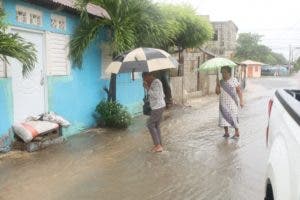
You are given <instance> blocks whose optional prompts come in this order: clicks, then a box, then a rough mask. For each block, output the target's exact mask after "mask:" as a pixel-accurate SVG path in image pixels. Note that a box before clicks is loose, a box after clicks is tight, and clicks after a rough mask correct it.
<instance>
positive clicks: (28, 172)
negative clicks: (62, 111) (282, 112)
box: [0, 76, 300, 200]
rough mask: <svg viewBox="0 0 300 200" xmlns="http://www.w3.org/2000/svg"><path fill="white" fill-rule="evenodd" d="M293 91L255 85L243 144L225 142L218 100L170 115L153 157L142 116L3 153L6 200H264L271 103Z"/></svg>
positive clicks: (248, 98)
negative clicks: (38, 147)
mask: <svg viewBox="0 0 300 200" xmlns="http://www.w3.org/2000/svg"><path fill="white" fill-rule="evenodd" d="M293 87H297V88H300V79H299V76H298V78H295V77H294V78H273V77H269V78H262V79H252V80H249V81H248V85H247V90H246V91H245V92H244V99H245V107H244V108H243V109H242V110H241V111H240V126H241V128H240V132H241V138H240V139H239V140H238V141H236V140H232V139H224V138H223V137H222V135H223V130H222V129H221V128H218V127H217V122H218V98H217V96H215V95H212V96H208V97H205V98H199V99H193V100H191V101H190V102H189V105H188V106H184V107H176V108H174V109H172V110H169V111H167V112H166V113H165V116H164V118H165V119H164V121H163V123H162V139H163V143H164V147H165V151H164V152H162V153H151V152H150V151H149V149H150V148H151V147H152V143H151V138H150V135H149V134H148V132H147V130H146V128H145V127H144V124H145V120H146V117H139V118H137V119H135V121H134V125H133V126H131V127H130V128H129V129H128V130H126V131H115V130H104V129H91V130H88V131H86V132H85V133H82V134H80V135H76V136H73V137H71V138H69V139H68V140H67V141H66V142H65V143H63V144H60V145H54V146H51V147H48V148H47V149H44V150H42V151H39V152H34V153H27V152H18V151H12V152H10V153H8V154H2V155H1V154H0V200H20V199H31V200H35V199H39V200H40V199H43V200H48V199H51V200H52V199H53V200H69V199H70V200H71V199H72V200H75V199H80V200H81V199H101V200H102V199H103V200H119V199H122V200H148V199H163V200H168V199H170V200H171V199H172V200H177V199H178V200H183V199H184V200H189V199H190V200H194V199H195V200H198V199H205V200H206V199H207V200H215V199H222V200H248V199H249V200H250V199H251V200H253V199H255V200H256V199H263V197H264V194H263V193H264V173H265V168H266V159H267V148H266V145H265V128H266V123H267V122H266V120H267V114H266V113H267V103H268V100H269V99H270V97H271V96H272V94H273V93H274V91H275V89H276V88H293ZM231 134H233V130H231Z"/></svg>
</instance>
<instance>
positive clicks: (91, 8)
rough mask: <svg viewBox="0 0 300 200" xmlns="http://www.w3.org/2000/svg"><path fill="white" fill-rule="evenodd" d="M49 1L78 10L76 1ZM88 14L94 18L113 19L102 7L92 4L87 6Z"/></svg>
mask: <svg viewBox="0 0 300 200" xmlns="http://www.w3.org/2000/svg"><path fill="white" fill-rule="evenodd" d="M49 1H50V2H54V3H57V4H61V5H63V6H66V7H69V8H72V9H77V8H76V6H75V0H49ZM87 12H88V13H89V14H91V15H94V16H98V17H103V18H107V19H111V18H110V16H109V14H108V13H107V11H106V10H105V9H103V8H102V7H100V6H97V5H94V4H91V3H88V5H87Z"/></svg>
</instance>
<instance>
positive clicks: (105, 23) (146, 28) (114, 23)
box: [70, 0, 176, 101]
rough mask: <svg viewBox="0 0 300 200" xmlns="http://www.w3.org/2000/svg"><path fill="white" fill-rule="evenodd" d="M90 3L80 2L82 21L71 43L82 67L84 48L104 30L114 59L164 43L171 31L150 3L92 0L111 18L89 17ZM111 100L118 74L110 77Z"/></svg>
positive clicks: (109, 95) (158, 11) (127, 0)
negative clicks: (87, 6)
mask: <svg viewBox="0 0 300 200" xmlns="http://www.w3.org/2000/svg"><path fill="white" fill-rule="evenodd" d="M88 2H89V0H81V1H78V5H80V6H81V8H82V13H81V22H80V24H79V26H78V27H77V29H76V31H75V34H74V36H73V37H72V38H71V41H70V57H71V59H72V60H73V61H74V62H75V64H77V65H76V66H79V67H81V64H82V57H83V53H84V51H85V49H86V48H87V47H88V46H89V44H90V43H91V42H93V41H94V39H95V38H96V37H97V36H99V33H100V32H101V31H103V30H106V31H107V33H108V35H109V41H110V42H111V47H112V55H113V57H115V56H116V55H119V54H121V53H123V52H125V51H128V50H130V49H132V48H135V47H138V46H152V47H154V46H158V45H160V44H163V43H165V42H167V41H168V36H169V34H170V32H172V31H167V30H166V29H165V27H164V21H163V18H162V14H161V13H160V10H159V9H158V7H157V6H156V5H155V4H153V3H152V2H151V1H150V0H93V1H91V2H92V3H94V4H97V5H100V6H101V7H103V8H104V9H105V10H106V11H107V12H108V14H109V15H110V17H111V19H100V18H89V17H88V15H87V13H86V9H85V8H86V4H87V3H88ZM175 28H176V27H174V29H175ZM108 100H113V101H115V100H116V74H112V75H111V79H110V88H109V91H108Z"/></svg>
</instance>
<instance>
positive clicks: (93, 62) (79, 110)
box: [0, 0, 143, 136]
mask: <svg viewBox="0 0 300 200" xmlns="http://www.w3.org/2000/svg"><path fill="white" fill-rule="evenodd" d="M3 3H4V8H5V11H6V13H7V21H8V23H9V24H11V25H13V26H18V27H24V28H29V29H35V30H41V31H51V32H56V33H63V34H72V33H73V31H74V28H75V27H76V25H77V24H78V16H74V15H71V14H68V13H65V12H54V11H51V10H48V9H46V8H43V7H40V6H36V5H33V4H30V3H27V2H24V1H22V0H4V2H3ZM16 5H22V6H27V7H31V8H36V9H38V10H40V11H42V12H43V25H42V26H41V27H37V26H32V25H27V24H22V23H19V22H17V21H16V16H15V13H16V12H15V9H16ZM53 13H54V14H59V15H63V16H65V17H66V18H67V29H66V31H60V30H56V29H54V28H52V27H51V20H50V16H51V14H53ZM103 38H104V34H103V33H102V34H101V35H100V36H99V37H98V38H97V39H96V41H95V42H93V43H92V44H91V46H90V47H89V48H88V49H87V50H86V52H85V55H84V59H83V66H82V69H78V68H74V67H72V70H71V75H70V76H48V77H47V86H48V107H49V108H48V109H49V111H54V112H56V113H57V114H59V115H61V116H63V117H64V118H65V119H67V120H68V121H70V122H71V124H72V125H71V126H70V127H69V128H66V129H64V130H63V134H64V136H70V135H72V134H76V133H78V132H80V131H82V130H83V129H86V128H89V127H92V126H94V125H95V120H94V118H93V112H94V110H95V107H96V105H97V104H98V103H99V102H100V101H101V100H102V99H105V98H106V93H105V92H104V90H103V87H104V86H107V87H108V85H109V80H103V79H101V78H100V77H101V67H100V66H101V57H100V55H101V49H99V46H100V43H101V41H102V40H103ZM142 98H143V88H142V81H141V78H140V79H137V80H134V81H133V80H131V75H130V74H121V75H118V78H117V99H118V101H119V102H120V103H122V104H123V105H125V106H126V107H128V109H129V111H130V112H131V113H133V114H139V113H141V111H142V110H141V109H142ZM12 110H13V108H12V94H11V81H10V79H1V80H0V122H1V124H0V136H1V133H4V132H7V130H8V129H9V127H10V126H11V124H12V121H13V119H12V118H13V117H12V116H13V115H12V113H13V112H12ZM2 124H3V125H2Z"/></svg>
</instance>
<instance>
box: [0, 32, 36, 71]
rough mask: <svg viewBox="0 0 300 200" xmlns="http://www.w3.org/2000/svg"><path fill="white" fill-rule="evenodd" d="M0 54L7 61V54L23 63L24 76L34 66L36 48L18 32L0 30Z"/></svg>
mask: <svg viewBox="0 0 300 200" xmlns="http://www.w3.org/2000/svg"><path fill="white" fill-rule="evenodd" d="M0 54H1V55H2V59H4V60H6V61H7V58H6V57H7V56H9V57H13V58H16V59H17V60H19V61H20V62H21V63H22V64H23V70H22V72H23V75H24V76H26V75H27V74H28V73H29V72H30V71H31V70H32V69H33V68H34V66H35V62H36V60H37V58H36V49H35V47H34V45H33V44H32V43H30V42H26V41H25V40H24V39H23V38H21V37H20V36H19V35H18V34H13V33H4V32H1V31H0Z"/></svg>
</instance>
